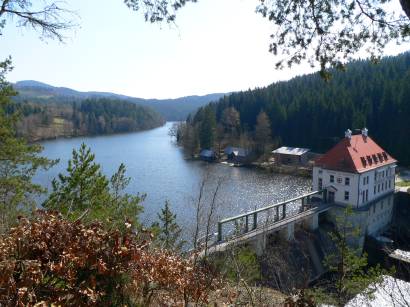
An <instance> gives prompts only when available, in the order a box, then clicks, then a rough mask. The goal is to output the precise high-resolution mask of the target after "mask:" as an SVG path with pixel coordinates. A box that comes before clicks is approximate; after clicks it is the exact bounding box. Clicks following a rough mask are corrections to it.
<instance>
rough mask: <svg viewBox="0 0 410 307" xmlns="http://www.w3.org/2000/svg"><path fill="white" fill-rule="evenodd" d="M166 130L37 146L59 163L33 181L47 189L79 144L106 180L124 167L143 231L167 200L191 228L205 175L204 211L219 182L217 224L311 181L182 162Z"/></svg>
mask: <svg viewBox="0 0 410 307" xmlns="http://www.w3.org/2000/svg"><path fill="white" fill-rule="evenodd" d="M171 125H172V123H170V122H168V123H166V125H164V126H163V127H160V128H156V129H153V130H149V131H143V132H136V133H128V134H116V135H108V136H107V135H105V136H98V137H79V138H72V139H58V140H52V141H45V142H42V145H43V146H44V151H43V155H44V156H46V157H48V158H51V159H57V158H59V159H60V162H59V164H57V165H56V166H55V167H53V168H52V169H51V170H49V171H47V172H41V173H39V174H38V175H37V176H36V177H35V181H36V182H38V183H41V184H42V185H44V186H46V187H50V184H51V180H52V179H53V178H54V177H56V176H57V175H58V173H60V172H64V171H65V169H66V167H67V161H68V160H69V159H70V157H71V153H72V150H73V148H77V149H78V148H79V147H80V145H81V143H85V144H87V145H88V146H89V147H90V148H91V150H92V152H93V153H95V155H96V161H97V162H98V163H100V164H101V166H102V169H103V172H104V173H105V174H106V175H108V176H111V175H112V174H113V173H114V172H115V171H116V170H117V169H118V166H119V165H120V163H121V162H122V163H124V164H125V165H126V167H127V174H128V176H129V177H131V178H132V180H131V183H130V185H129V187H128V189H127V192H129V193H134V194H135V193H146V195H147V197H146V199H145V201H144V203H143V205H144V213H143V214H142V216H141V220H142V222H144V223H146V224H147V225H149V224H151V222H152V221H154V220H156V218H157V213H158V212H159V211H160V208H162V207H163V205H164V202H165V200H169V201H170V203H171V208H172V210H173V212H174V213H176V214H177V220H178V222H179V223H180V224H181V225H182V226H183V227H184V228H185V229H188V228H191V227H192V223H193V220H194V217H195V204H196V201H197V199H198V194H199V189H200V184H201V182H202V180H203V178H204V174H206V173H207V174H208V177H209V179H208V180H207V184H206V185H205V192H206V193H205V194H206V196H205V198H204V199H203V203H204V206H206V205H207V204H208V203H209V202H210V197H211V194H212V192H213V191H214V189H215V182H216V181H217V180H218V178H222V179H221V180H223V182H222V184H221V187H220V189H219V191H218V194H217V201H216V202H217V206H218V211H217V214H216V215H217V218H222V217H228V216H232V215H236V214H239V213H243V212H245V211H248V210H252V209H255V208H258V207H263V206H266V205H269V204H273V203H276V202H279V201H282V200H284V199H286V198H290V197H294V196H298V195H301V194H303V193H304V192H307V191H309V190H310V187H311V180H310V179H307V178H301V177H295V176H288V175H280V174H271V173H267V172H264V171H261V170H257V169H253V168H245V167H231V166H228V165H223V164H219V163H211V164H210V163H206V162H202V161H189V160H186V159H184V155H183V152H182V149H181V148H180V147H178V146H177V145H176V144H175V143H174V142H173V140H172V139H171V137H170V136H169V135H168V130H169V128H170V127H171Z"/></svg>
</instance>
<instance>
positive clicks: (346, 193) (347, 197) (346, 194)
mask: <svg viewBox="0 0 410 307" xmlns="http://www.w3.org/2000/svg"><path fill="white" fill-rule="evenodd" d="M345 200H349V191H345Z"/></svg>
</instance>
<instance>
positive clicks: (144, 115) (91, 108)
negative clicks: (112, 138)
mask: <svg viewBox="0 0 410 307" xmlns="http://www.w3.org/2000/svg"><path fill="white" fill-rule="evenodd" d="M16 111H18V112H19V113H20V114H21V115H22V118H21V120H20V121H19V122H18V124H17V133H18V135H20V136H24V137H26V138H27V139H28V140H30V141H38V140H42V139H50V138H57V137H72V136H82V135H99V134H111V133H121V132H132V131H140V130H147V129H152V128H155V127H159V126H161V125H163V124H164V122H165V121H164V119H163V118H162V116H161V115H159V114H158V113H157V112H155V111H154V110H152V109H151V108H148V107H143V106H137V105H135V104H133V103H130V102H127V101H124V100H119V99H108V98H94V99H86V100H83V101H67V102H64V103H63V102H59V103H53V102H46V103H45V102H43V103H41V102H32V101H27V100H26V101H22V102H18V103H15V104H12V105H10V106H9V107H8V112H10V113H14V112H16Z"/></svg>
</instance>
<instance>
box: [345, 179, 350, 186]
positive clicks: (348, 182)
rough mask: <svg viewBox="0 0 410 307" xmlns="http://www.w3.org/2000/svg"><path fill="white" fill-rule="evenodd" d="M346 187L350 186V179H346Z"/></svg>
mask: <svg viewBox="0 0 410 307" xmlns="http://www.w3.org/2000/svg"><path fill="white" fill-rule="evenodd" d="M345 185H350V178H347V177H346V178H345Z"/></svg>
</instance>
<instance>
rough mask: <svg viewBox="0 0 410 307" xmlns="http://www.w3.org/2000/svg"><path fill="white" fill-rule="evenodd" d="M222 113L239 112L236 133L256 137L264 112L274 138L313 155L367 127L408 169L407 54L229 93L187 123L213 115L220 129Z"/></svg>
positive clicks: (409, 94)
mask: <svg viewBox="0 0 410 307" xmlns="http://www.w3.org/2000/svg"><path fill="white" fill-rule="evenodd" d="M228 108H229V109H228ZM207 109H211V112H208V111H207ZM226 110H231V113H232V110H233V111H235V110H236V111H237V112H238V113H239V123H238V124H239V130H240V133H241V134H244V133H245V134H248V135H251V136H252V135H255V127H256V122H257V116H258V115H259V114H260V113H261V112H262V111H264V112H266V114H267V115H268V118H269V120H270V127H271V135H272V137H273V138H274V139H275V138H276V140H280V143H281V144H284V145H289V146H298V147H308V148H312V149H313V150H316V151H325V150H327V149H329V147H330V146H331V145H333V144H334V143H335V142H336V141H337V140H338V139H339V138H340V137H342V136H343V133H344V131H345V130H346V129H347V128H350V129H352V130H354V129H359V128H362V127H367V128H368V129H369V133H370V135H371V136H372V137H373V138H374V139H375V140H376V141H377V142H378V143H380V145H381V146H382V147H384V148H385V149H386V150H387V151H389V152H390V153H391V154H392V155H393V156H394V157H395V158H397V159H398V160H399V161H400V162H401V163H402V164H406V165H410V141H409V140H410V53H405V54H402V55H399V56H396V57H386V58H383V59H382V60H381V62H380V63H379V64H378V65H375V64H373V63H371V62H370V61H365V60H361V61H355V62H353V63H351V64H349V65H347V67H346V72H341V71H332V78H331V80H330V81H325V80H323V79H322V78H321V77H320V76H319V75H318V74H311V75H306V76H301V77H297V78H294V79H292V80H290V81H286V82H277V83H274V84H272V85H270V86H268V87H266V88H258V89H255V90H249V91H246V92H238V93H233V94H231V95H229V96H226V97H224V98H222V99H220V100H219V102H218V103H215V104H211V105H209V106H207V107H205V108H202V109H201V110H199V112H197V114H196V115H195V116H194V117H193V119H192V125H194V126H197V127H199V126H202V127H204V126H206V125H204V123H203V122H204V121H210V122H212V121H213V119H209V118H210V117H212V116H215V119H216V123H217V126H219V125H222V126H224V122H226V113H227V112H226ZM212 113H213V114H214V115H212ZM204 114H207V115H209V116H204ZM210 114H211V115H210ZM208 126H209V125H208ZM211 126H212V125H211ZM225 126H226V125H225ZM213 128H214V129H213V130H212V131H213V132H212V133H214V134H217V132H218V129H217V127H213ZM222 128H223V129H225V131H226V127H222ZM215 138H217V136H215Z"/></svg>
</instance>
